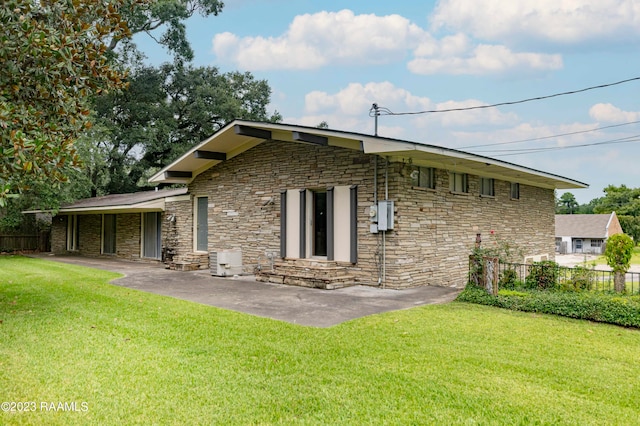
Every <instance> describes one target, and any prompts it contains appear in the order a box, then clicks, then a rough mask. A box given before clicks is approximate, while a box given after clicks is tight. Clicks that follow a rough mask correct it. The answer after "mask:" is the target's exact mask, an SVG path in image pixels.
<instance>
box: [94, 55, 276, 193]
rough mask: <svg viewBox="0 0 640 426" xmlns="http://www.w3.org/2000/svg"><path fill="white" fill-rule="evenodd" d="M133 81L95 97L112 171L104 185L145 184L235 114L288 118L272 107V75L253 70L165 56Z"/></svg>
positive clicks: (99, 138)
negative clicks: (197, 64)
mask: <svg viewBox="0 0 640 426" xmlns="http://www.w3.org/2000/svg"><path fill="white" fill-rule="evenodd" d="M128 81H129V83H130V84H129V89H128V90H127V91H123V92H122V93H111V94H108V95H106V96H102V97H100V98H99V99H96V102H95V105H96V114H97V116H98V121H97V123H98V124H99V125H100V126H101V128H102V129H104V131H103V132H101V133H100V134H99V135H96V136H95V137H94V141H95V143H96V145H97V146H99V150H100V152H101V153H102V155H103V156H104V160H105V161H104V163H103V165H102V167H103V171H102V172H99V173H98V174H96V177H99V176H108V177H109V180H108V182H106V183H104V184H100V183H99V182H96V181H94V186H95V190H96V192H97V193H123V192H133V191H136V190H138V189H139V186H140V185H144V183H145V180H146V178H147V177H149V176H150V174H151V173H152V172H155V171H157V170H158V169H159V168H161V167H164V166H165V165H167V164H168V163H170V162H171V161H173V160H174V159H176V158H177V157H178V156H179V155H181V154H182V153H184V152H185V151H186V150H187V149H189V148H191V147H192V146H194V145H195V144H196V143H198V142H200V141H202V140H203V139H205V138H207V137H209V136H211V135H212V134H213V133H215V132H216V131H217V130H218V129H219V128H220V127H222V126H223V125H224V124H226V123H227V122H229V121H232V120H233V119H235V118H244V119H248V120H262V121H279V120H281V116H280V115H279V114H278V113H277V112H276V113H274V114H271V115H269V113H268V112H267V105H268V104H269V99H270V95H271V89H270V87H269V85H268V83H267V82H266V81H265V80H255V79H254V77H253V76H252V75H251V74H250V73H240V72H229V73H220V72H219V70H218V69H217V68H215V67H197V68H196V67H191V66H187V67H184V66H182V65H180V64H164V65H162V66H160V67H140V68H138V69H136V70H133V71H132V73H131V76H130V78H129V80H128ZM99 167H100V166H99V165H98V167H97V168H99Z"/></svg>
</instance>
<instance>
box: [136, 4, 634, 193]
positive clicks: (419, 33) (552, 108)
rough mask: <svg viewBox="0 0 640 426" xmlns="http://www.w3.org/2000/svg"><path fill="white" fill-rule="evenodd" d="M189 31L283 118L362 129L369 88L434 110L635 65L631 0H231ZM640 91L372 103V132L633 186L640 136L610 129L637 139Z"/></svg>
mask: <svg viewBox="0 0 640 426" xmlns="http://www.w3.org/2000/svg"><path fill="white" fill-rule="evenodd" d="M187 33H188V37H189V40H190V42H191V44H192V47H193V48H194V51H195V61H194V64H195V65H211V66H217V67H219V68H220V70H221V71H231V70H240V71H250V72H251V73H253V74H254V76H255V77H256V78H258V79H266V80H267V81H268V82H269V84H270V86H271V89H272V98H271V99H272V103H271V105H270V109H271V111H273V110H278V111H279V112H280V113H281V114H282V115H283V117H284V120H283V121H284V122H286V123H295V124H303V125H310V126H315V125H317V124H318V123H320V122H321V121H326V122H327V123H328V124H329V126H330V127H331V128H335V129H339V130H346V131H356V132H363V133H371V134H373V130H374V124H373V119H372V118H371V117H369V109H370V107H371V104H372V103H373V102H376V103H378V104H379V105H380V106H381V107H386V108H388V109H389V110H391V111H394V112H408V111H422V110H432V109H435V110H439V109H448V108H458V107H469V106H475V105H486V104H494V103H500V102H506V101H517V100H521V99H527V98H532V97H538V96H545V95H551V94H554V93H559V92H565V91H571V90H578V89H582V88H586V87H591V86H596V85H601V84H606V83H612V82H617V81H621V80H626V79H630V78H634V77H640V56H639V55H638V50H639V48H640V2H638V1H636V0H598V1H594V0H518V1H513V2H508V1H504V0H441V1H409V0H396V1H394V2H377V1H371V0H366V1H365V0H351V1H339V0H335V1H311V0H295V1H294V0H228V1H226V2H225V8H224V9H223V12H222V13H221V14H220V15H219V16H217V17H209V18H202V17H199V16H198V17H193V18H191V19H190V20H189V21H187ZM136 42H137V43H138V45H139V47H140V48H141V49H142V50H143V51H144V52H145V53H146V54H147V57H148V62H149V63H153V64H159V63H161V62H163V61H166V60H168V59H169V58H168V56H167V55H166V53H165V52H164V51H163V50H162V48H160V47H158V46H156V45H154V43H153V42H152V41H151V39H149V38H148V37H147V36H144V35H141V36H137V38H136ZM638 95H640V81H632V82H629V83H625V84H621V85H617V86H611V87H607V88H603V89H598V90H591V91H587V92H583V93H579V94H574V95H569V96H561V97H556V98H552V99H547V100H542V101H535V102H528V103H524V104H519V105H511V106H503V107H499V108H491V109H483V110H472V111H466V112H449V113H437V114H424V115H414V116H381V117H380V121H379V134H380V135H381V136H387V137H394V138H400V139H406V140H413V141H418V142H424V143H429V144H434V145H441V146H446V147H450V148H457V149H463V150H464V151H468V152H473V153H477V154H482V155H486V156H489V157H494V158H498V159H501V160H505V161H509V162H513V163H517V164H521V165H524V166H528V167H533V168H535V169H539V170H543V171H546V172H550V173H555V174H559V175H562V176H566V177H569V178H572V179H576V180H579V181H582V182H585V183H588V184H589V185H590V188H589V189H581V190H572V191H571V192H572V193H573V194H574V195H575V196H576V198H577V199H578V201H579V202H580V203H586V202H588V201H589V200H591V199H592V198H595V197H599V196H601V195H602V194H603V193H602V189H603V188H604V187H605V186H607V185H608V184H613V185H621V184H625V185H627V186H631V187H640V166H639V161H638V159H639V158H640V141H631V142H624V143H610V141H612V140H614V139H620V138H630V139H632V140H633V139H634V138H633V136H636V135H638V138H639V139H640V123H637V124H628V123H632V122H635V121H639V120H640V104H639V103H638V99H639V96H638ZM609 126H616V127H609ZM603 127H608V128H607V129H602V128H603ZM594 129H600V130H595V131H593V130H594ZM575 132H580V133H575ZM567 133H573V134H571V135H566V134H567ZM562 134H565V136H557V137H548V136H554V135H562ZM535 138H544V139H536V140H531V139H535ZM522 140H528V141H527V142H517V143H515V142H516V141H522ZM600 142H603V143H602V144H600V145H596V146H590V147H584V146H583V147H580V146H578V145H584V144H592V143H600ZM488 144H494V145H491V146H486V145H488ZM495 144H500V145H495ZM540 148H548V149H547V150H543V151H539V149H540ZM531 150H537V151H533V152H532V151H531ZM560 194H562V192H560V193H559V194H558V195H560Z"/></svg>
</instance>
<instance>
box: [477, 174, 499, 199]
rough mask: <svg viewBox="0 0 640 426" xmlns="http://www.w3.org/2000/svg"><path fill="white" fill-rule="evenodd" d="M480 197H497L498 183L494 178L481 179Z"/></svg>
mask: <svg viewBox="0 0 640 426" xmlns="http://www.w3.org/2000/svg"><path fill="white" fill-rule="evenodd" d="M486 190H488V191H486ZM485 191H486V192H485ZM480 196H481V197H495V196H496V181H495V179H494V178H488V177H480Z"/></svg>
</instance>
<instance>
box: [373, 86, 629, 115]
mask: <svg viewBox="0 0 640 426" xmlns="http://www.w3.org/2000/svg"><path fill="white" fill-rule="evenodd" d="M635 80H640V77H634V78H629V79H626V80H620V81H616V82H614V83H607V84H600V85H598V86H591V87H586V88H584V89H579V90H571V91H568V92H561V93H554V94H553V95H546V96H538V97H535V98H528V99H522V100H519V101H510V102H499V103H497V104H491V105H477V106H472V107H461V108H450V109H432V110H426V111H415V112H393V111H391V110H389V109H388V108H384V107H379V108H378V110H377V114H378V115H419V114H432V113H437V112H453V111H469V110H474V109H486V108H495V107H499V106H505V105H516V104H523V103H525V102H532V101H540V100H543V99H549V98H555V97H558V96H565V95H573V94H576V93H581V92H586V91H588V90H594V89H602V88H605V87H611V86H616V85H618V84H624V83H629V82H630V81H635Z"/></svg>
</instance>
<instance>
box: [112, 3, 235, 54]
mask: <svg viewBox="0 0 640 426" xmlns="http://www.w3.org/2000/svg"><path fill="white" fill-rule="evenodd" d="M223 6H224V4H223V3H222V2H221V1H218V0H160V1H149V2H145V3H143V4H140V5H138V7H135V8H131V9H129V10H128V11H127V13H125V14H123V19H124V20H125V22H126V23H127V26H128V28H129V29H130V31H131V33H132V34H138V33H146V34H147V35H149V37H151V38H153V39H154V40H155V41H156V42H158V43H159V44H161V45H163V46H165V47H166V48H167V49H169V51H171V52H173V53H174V54H175V55H176V56H177V58H179V60H180V61H187V62H189V61H191V60H192V59H193V50H192V49H191V46H190V44H189V42H188V41H187V36H186V28H185V25H184V23H183V21H185V20H187V19H189V18H190V17H191V16H193V15H195V14H196V13H197V14H200V15H201V16H204V17H206V16H209V15H214V16H217V15H218V13H220V12H221V11H222V7H223ZM163 28H165V31H164V33H162V34H161V35H160V37H156V36H155V35H154V30H158V29H163ZM127 40H129V39H125V40H124V41H127ZM121 41H123V38H122V37H119V36H117V37H113V38H112V39H111V42H110V43H109V50H110V51H114V50H115V49H116V47H117V46H118V45H119V44H120V42H121ZM129 43H130V42H129ZM129 47H130V48H133V49H135V46H133V45H132V44H130V46H129Z"/></svg>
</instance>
